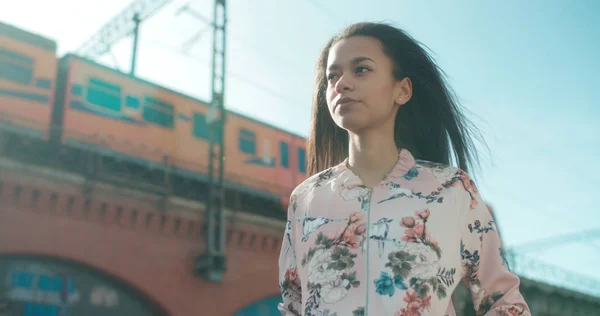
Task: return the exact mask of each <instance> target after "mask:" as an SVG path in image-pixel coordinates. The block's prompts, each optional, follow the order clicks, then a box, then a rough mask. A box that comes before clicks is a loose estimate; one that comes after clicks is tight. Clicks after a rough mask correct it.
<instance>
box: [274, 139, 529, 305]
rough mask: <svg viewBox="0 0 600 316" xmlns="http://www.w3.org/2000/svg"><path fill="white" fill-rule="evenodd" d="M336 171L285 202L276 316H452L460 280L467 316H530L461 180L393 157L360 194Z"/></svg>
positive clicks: (484, 216) (449, 171)
mask: <svg viewBox="0 0 600 316" xmlns="http://www.w3.org/2000/svg"><path fill="white" fill-rule="evenodd" d="M346 162H347V160H346V161H344V162H342V163H340V164H339V165H337V166H335V167H332V168H330V169H327V170H325V171H323V172H321V173H319V174H316V175H314V176H312V177H310V178H308V179H307V180H306V181H304V182H303V183H302V184H300V185H299V186H298V187H296V189H295V190H294V192H292V194H291V196H290V206H289V209H288V222H287V229H286V231H285V235H284V242H283V245H282V248H281V254H280V258H279V277H280V288H281V294H282V298H283V303H282V304H280V305H279V306H278V308H279V310H280V311H281V313H282V314H283V315H311V316H312V315H319V316H334V315H337V316H347V315H353V316H358V315H371V316H373V315H377V316H380V315H395V316H402V315H403V316H409V315H410V316H416V315H432V316H438V315H439V316H444V315H455V312H454V306H453V305H452V301H451V294H452V292H453V291H454V289H455V288H456V285H457V283H458V282H459V281H460V280H463V281H464V282H465V283H466V284H467V285H468V287H469V289H470V291H471V293H472V297H473V304H474V306H475V307H476V310H477V315H530V314H531V313H530V310H529V307H528V305H527V304H526V302H525V301H524V299H523V297H522V296H521V294H520V292H519V278H518V277H517V276H516V275H515V274H513V273H511V272H510V271H509V270H508V268H507V265H506V261H505V259H504V256H503V254H504V252H503V249H502V244H501V241H500V238H499V235H498V232H497V229H496V226H495V224H494V221H493V218H492V216H491V214H490V212H489V211H488V209H487V207H486V205H485V204H484V202H483V200H482V199H481V197H480V195H479V193H478V191H477V188H476V186H475V184H474V183H473V181H472V180H471V179H470V178H469V176H468V175H467V174H466V173H465V172H464V171H462V170H460V169H457V168H453V167H449V166H446V165H441V164H436V163H432V162H428V161H421V160H415V159H414V158H413V156H412V155H411V154H410V152H408V151H407V150H401V151H400V155H399V160H398V163H397V165H396V166H395V167H394V169H393V171H391V172H390V174H388V176H387V177H386V178H385V179H384V180H383V181H382V182H381V183H380V184H379V185H378V186H376V187H375V188H373V189H369V188H367V187H365V186H363V185H362V184H361V180H360V179H359V178H358V177H357V176H356V175H355V174H354V173H353V172H352V171H351V170H350V169H348V168H347V165H346ZM367 236H368V238H367Z"/></svg>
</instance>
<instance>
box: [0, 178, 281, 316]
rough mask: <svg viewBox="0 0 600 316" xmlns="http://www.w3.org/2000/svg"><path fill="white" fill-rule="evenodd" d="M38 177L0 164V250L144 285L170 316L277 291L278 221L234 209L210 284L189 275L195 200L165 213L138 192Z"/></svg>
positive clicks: (199, 247) (197, 244)
mask: <svg viewBox="0 0 600 316" xmlns="http://www.w3.org/2000/svg"><path fill="white" fill-rule="evenodd" d="M42 180H43V178H35V177H29V176H27V175H20V174H18V175H10V174H9V173H8V172H4V170H3V173H2V177H0V241H9V242H0V254H35V255H46V256H51V257H56V258H66V259H69V260H73V261H76V262H79V263H84V264H86V265H88V266H91V267H93V268H95V269H97V270H100V271H102V272H103V273H106V274H108V275H111V276H114V277H116V278H118V279H120V280H123V281H125V282H126V283H128V284H130V285H131V286H133V287H134V288H136V289H144V290H145V293H144V294H145V295H146V296H147V297H149V298H150V300H151V301H153V302H155V303H157V305H159V306H163V307H164V308H165V309H166V311H167V313H168V315H173V316H175V315H187V314H189V313H195V312H197V311H200V310H201V311H203V312H204V313H205V314H206V315H232V313H233V312H235V311H237V310H239V309H241V308H242V307H244V306H246V305H248V304H250V303H252V302H253V301H256V300H259V299H261V298H262V297H264V296H265V295H267V294H273V295H275V294H277V293H273V292H274V291H275V292H277V291H278V286H277V283H278V280H277V273H276V270H277V259H278V256H279V250H280V245H281V238H282V234H283V227H284V223H279V222H277V223H276V224H274V223H269V224H268V225H269V226H268V227H267V226H265V225H263V223H262V222H260V221H256V220H254V219H253V218H254V216H251V215H244V214H243V213H239V214H236V215H235V216H236V217H235V222H234V221H233V220H232V221H231V222H229V223H230V225H229V227H228V232H227V237H228V240H227V272H226V274H225V275H224V278H223V280H222V282H221V283H220V284H213V283H210V282H207V281H205V280H203V279H202V278H200V277H199V276H197V275H194V259H195V257H196V256H197V255H198V254H200V253H202V252H203V248H204V241H203V235H204V232H203V229H202V216H201V213H199V212H198V211H197V209H195V207H196V206H191V205H188V204H186V203H180V204H173V205H171V206H170V209H169V212H159V211H157V210H156V209H155V204H156V203H153V202H152V201H151V200H147V199H146V198H143V197H137V196H127V198H126V199H124V198H122V197H120V195H118V194H115V193H114V191H112V190H108V189H106V191H104V189H103V188H97V189H95V190H94V192H93V194H92V195H91V196H88V195H86V194H83V193H82V187H81V185H72V184H67V183H64V182H53V183H44V181H42ZM46 182H49V181H46ZM275 226H277V227H275ZM279 226H280V227H279ZM138 291H139V290H138ZM232 298H234V299H232Z"/></svg>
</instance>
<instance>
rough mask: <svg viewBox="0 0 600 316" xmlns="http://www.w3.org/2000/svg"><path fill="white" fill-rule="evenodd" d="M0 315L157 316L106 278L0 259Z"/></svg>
mask: <svg viewBox="0 0 600 316" xmlns="http://www.w3.org/2000/svg"><path fill="white" fill-rule="evenodd" d="M0 282H1V283H0V315H1V316H71V315H72V316H76V315H97V316H105V315H106V316H108V315H131V316H137V315H144V316H145V315H158V313H157V312H156V311H155V310H153V306H151V305H150V304H149V303H148V302H147V301H145V300H143V299H141V298H140V297H141V296H139V295H136V293H134V292H133V291H132V290H131V289H129V288H125V287H124V286H123V285H122V284H120V283H119V282H117V281H116V280H114V279H112V278H110V277H109V276H106V275H103V274H101V273H98V272H96V271H92V270H90V269H89V268H87V267H84V266H78V265H76V264H74V263H66V262H61V261H57V260H51V259H47V258H18V257H9V256H6V257H0Z"/></svg>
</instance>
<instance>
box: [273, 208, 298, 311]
mask: <svg viewBox="0 0 600 316" xmlns="http://www.w3.org/2000/svg"><path fill="white" fill-rule="evenodd" d="M293 204H294V203H293V201H292V199H290V203H289V207H288V215H287V222H286V226H285V232H284V234H283V241H282V243H281V251H280V254H279V289H280V291H281V298H282V300H283V302H282V303H279V304H278V306H277V307H278V309H279V311H280V312H281V314H282V315H283V316H288V315H289V316H291V315H297V316H300V312H301V307H302V287H301V284H302V283H301V282H300V277H299V274H298V271H297V269H296V251H295V248H294V244H295V233H294V227H295V226H296V225H295V224H296V220H295V218H294V211H293Z"/></svg>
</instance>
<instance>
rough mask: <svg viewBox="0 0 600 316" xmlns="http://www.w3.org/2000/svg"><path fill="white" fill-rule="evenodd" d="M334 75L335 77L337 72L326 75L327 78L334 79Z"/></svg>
mask: <svg viewBox="0 0 600 316" xmlns="http://www.w3.org/2000/svg"><path fill="white" fill-rule="evenodd" d="M335 77H337V74H329V75H328V76H327V80H333V79H335Z"/></svg>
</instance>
